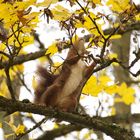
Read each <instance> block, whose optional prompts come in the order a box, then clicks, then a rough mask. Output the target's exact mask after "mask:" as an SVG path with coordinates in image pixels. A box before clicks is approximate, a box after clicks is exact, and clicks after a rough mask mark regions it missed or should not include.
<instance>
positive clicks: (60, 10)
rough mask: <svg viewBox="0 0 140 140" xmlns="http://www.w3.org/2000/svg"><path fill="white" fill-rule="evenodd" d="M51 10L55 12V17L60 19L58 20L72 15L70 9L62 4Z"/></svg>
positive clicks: (63, 19)
mask: <svg viewBox="0 0 140 140" xmlns="http://www.w3.org/2000/svg"><path fill="white" fill-rule="evenodd" d="M51 12H52V13H53V16H54V17H53V19H55V20H58V21H65V20H66V19H68V18H69V17H70V16H71V13H70V12H69V10H68V9H66V8H64V7H63V6H61V5H57V6H55V7H54V8H53V9H52V10H51Z"/></svg>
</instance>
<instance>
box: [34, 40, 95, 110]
mask: <svg viewBox="0 0 140 140" xmlns="http://www.w3.org/2000/svg"><path fill="white" fill-rule="evenodd" d="M84 54H87V51H86V49H85V47H84V40H83V39H79V40H77V41H76V42H75V43H74V45H73V47H71V48H70V50H69V52H68V55H67V58H66V60H65V61H64V64H63V66H62V70H61V72H60V74H59V75H57V76H56V75H51V74H50V73H48V72H47V71H46V70H44V69H42V68H39V76H40V77H41V78H40V79H42V81H41V80H40V81H41V82H40V84H39V85H38V87H37V90H36V91H35V96H36V97H35V101H37V103H39V104H43V105H46V106H47V107H49V106H51V107H55V108H57V109H59V110H62V111H70V112H72V111H75V109H76V107H77V104H78V99H79V96H80V95H79V92H77V91H78V86H79V85H78V86H77V87H76V89H74V90H73V89H71V91H68V93H69V94H67V93H66V92H64V91H65V90H64V91H63V89H64V86H65V85H66V82H67V84H69V82H68V81H67V80H70V79H69V78H70V76H71V74H72V69H74V70H75V69H79V71H81V70H82V71H83V72H82V73H83V74H82V73H81V74H82V75H81V76H82V77H83V78H84V76H87V75H88V73H89V71H91V70H90V69H93V68H94V67H95V65H96V64H95V63H94V64H92V65H91V68H89V67H86V66H85V68H84V67H83V69H80V68H79V64H78V61H79V60H80V59H81V57H83V55H84ZM81 63H82V61H81ZM83 63H84V62H83ZM76 67H77V68H76ZM76 71H77V70H76ZM79 76H80V75H79ZM76 77H77V78H78V75H77V76H76ZM44 78H45V80H44V81H43V79H44ZM83 78H82V79H83ZM65 88H66V86H65ZM62 91H63V92H64V93H63V92H62Z"/></svg>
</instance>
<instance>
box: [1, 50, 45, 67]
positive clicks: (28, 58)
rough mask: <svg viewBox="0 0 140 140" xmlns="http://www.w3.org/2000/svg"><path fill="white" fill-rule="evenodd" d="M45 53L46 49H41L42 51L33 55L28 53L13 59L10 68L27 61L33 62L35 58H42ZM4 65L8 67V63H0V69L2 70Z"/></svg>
mask: <svg viewBox="0 0 140 140" xmlns="http://www.w3.org/2000/svg"><path fill="white" fill-rule="evenodd" d="M45 53H46V49H42V50H40V51H37V52H34V53H29V54H25V55H20V56H17V57H14V59H13V61H12V62H11V63H10V66H13V65H19V64H22V63H24V62H27V61H31V60H35V59H37V58H40V57H42V56H44V55H45ZM6 65H8V66H9V61H5V62H3V63H0V69H3V68H4V67H5V66H6ZM10 66H9V67H10Z"/></svg>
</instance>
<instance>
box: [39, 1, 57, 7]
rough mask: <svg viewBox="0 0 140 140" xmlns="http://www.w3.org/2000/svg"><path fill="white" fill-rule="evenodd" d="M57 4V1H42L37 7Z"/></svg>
mask: <svg viewBox="0 0 140 140" xmlns="http://www.w3.org/2000/svg"><path fill="white" fill-rule="evenodd" d="M57 2H58V0H44V1H43V2H40V3H38V4H37V6H44V7H48V6H49V5H50V4H55V3H57Z"/></svg>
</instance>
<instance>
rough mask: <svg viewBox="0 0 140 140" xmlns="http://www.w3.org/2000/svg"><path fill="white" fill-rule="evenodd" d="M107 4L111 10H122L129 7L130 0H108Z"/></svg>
mask: <svg viewBox="0 0 140 140" xmlns="http://www.w3.org/2000/svg"><path fill="white" fill-rule="evenodd" d="M107 5H111V6H112V7H111V9H112V10H113V11H117V12H122V11H125V9H128V8H130V0H108V1H107Z"/></svg>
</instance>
